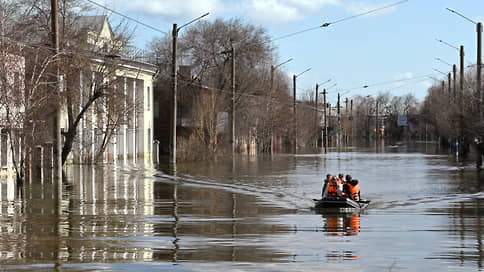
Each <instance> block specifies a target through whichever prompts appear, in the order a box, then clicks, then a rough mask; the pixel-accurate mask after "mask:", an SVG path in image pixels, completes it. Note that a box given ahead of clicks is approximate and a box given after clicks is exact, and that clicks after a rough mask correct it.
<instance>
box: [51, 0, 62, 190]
mask: <svg viewBox="0 0 484 272" xmlns="http://www.w3.org/2000/svg"><path fill="white" fill-rule="evenodd" d="M50 4H51V9H50V10H51V23H52V26H51V27H52V28H51V31H52V45H53V47H54V50H55V51H54V54H55V55H56V56H55V58H56V61H55V69H56V74H55V77H56V78H55V94H56V95H55V97H56V99H57V101H55V117H54V131H53V132H54V135H53V136H54V154H55V160H54V170H55V177H56V178H57V180H58V181H59V187H60V185H61V182H62V138H61V100H60V90H59V86H60V85H59V62H58V56H57V55H58V54H59V12H58V9H59V6H58V3H57V0H51V1H50Z"/></svg>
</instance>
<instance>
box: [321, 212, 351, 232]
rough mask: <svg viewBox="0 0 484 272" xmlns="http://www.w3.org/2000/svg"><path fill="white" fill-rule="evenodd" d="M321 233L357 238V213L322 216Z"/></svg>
mask: <svg viewBox="0 0 484 272" xmlns="http://www.w3.org/2000/svg"><path fill="white" fill-rule="evenodd" d="M322 216H323V218H324V226H323V231H325V232H326V233H327V235H330V236H358V235H359V234H360V214H359V213H330V214H323V215H322Z"/></svg>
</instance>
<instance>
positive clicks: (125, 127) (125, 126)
mask: <svg viewBox="0 0 484 272" xmlns="http://www.w3.org/2000/svg"><path fill="white" fill-rule="evenodd" d="M127 81H128V79H127V78H124V113H123V114H124V124H123V163H126V158H127V154H128V141H127V139H126V137H128V113H127V108H128V90H127V89H128V83H127Z"/></svg>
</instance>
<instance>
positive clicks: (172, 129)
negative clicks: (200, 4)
mask: <svg viewBox="0 0 484 272" xmlns="http://www.w3.org/2000/svg"><path fill="white" fill-rule="evenodd" d="M208 14H209V13H208V12H207V13H205V14H203V15H202V16H200V17H197V18H195V19H193V20H191V21H190V22H188V23H186V24H184V25H182V26H180V27H178V25H177V24H173V30H172V38H173V45H172V55H171V77H172V81H171V83H172V92H171V105H170V110H171V118H170V154H169V158H168V162H169V164H170V165H171V166H176V123H177V117H176V113H177V88H178V72H177V70H178V67H177V66H178V64H177V49H178V32H179V31H180V29H182V28H184V27H185V26H187V25H189V24H191V23H193V22H196V21H198V20H200V19H202V18H203V17H205V16H207V15H208Z"/></svg>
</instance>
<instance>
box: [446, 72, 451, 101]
mask: <svg viewBox="0 0 484 272" xmlns="http://www.w3.org/2000/svg"><path fill="white" fill-rule="evenodd" d="M447 81H448V84H449V96H450V95H451V92H452V87H451V84H452V76H451V73H450V72H449V74H447Z"/></svg>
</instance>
